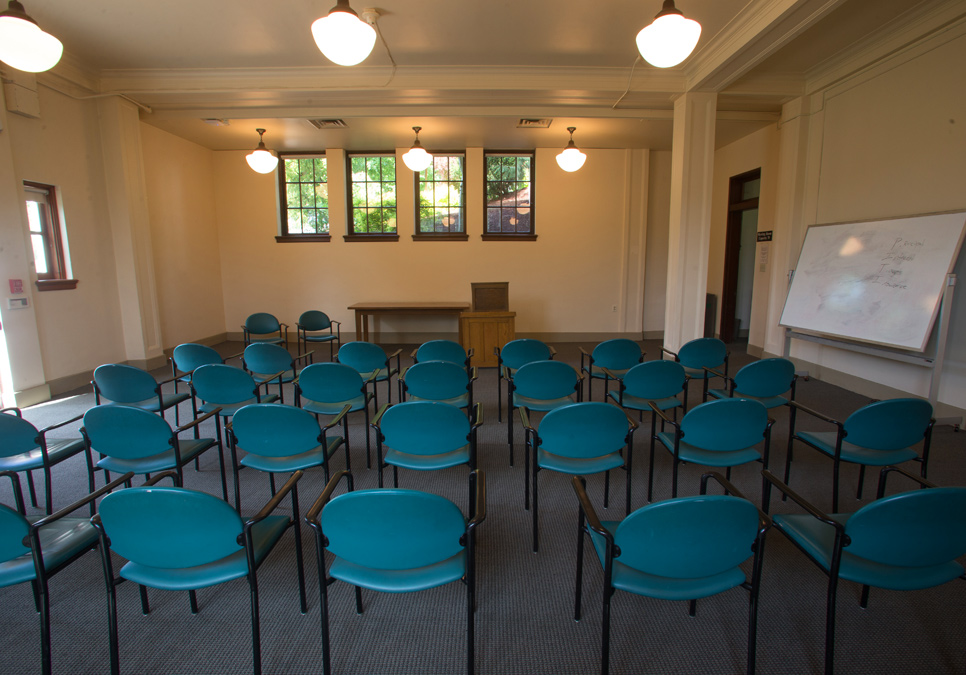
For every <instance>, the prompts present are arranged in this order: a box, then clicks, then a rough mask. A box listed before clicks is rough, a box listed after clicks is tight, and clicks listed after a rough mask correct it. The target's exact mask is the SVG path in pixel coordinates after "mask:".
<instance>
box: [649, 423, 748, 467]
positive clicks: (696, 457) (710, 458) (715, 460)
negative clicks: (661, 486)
mask: <svg viewBox="0 0 966 675" xmlns="http://www.w3.org/2000/svg"><path fill="white" fill-rule="evenodd" d="M657 439H658V440H659V441H660V442H661V445H663V446H664V447H665V448H667V449H668V450H669V451H670V452H671V453H672V454H673V453H674V433H673V432H670V431H662V432H660V433H658V434H657ZM678 457H679V458H680V459H681V461H682V462H690V463H692V464H700V465H701V466H739V465H741V464H747V463H748V462H756V461H758V460H759V459H761V453H759V452H758V451H757V450H755V448H754V447H750V448H742V449H740V450H727V451H722V450H705V449H704V448H698V447H695V446H693V445H690V444H688V443H686V442H685V441H683V440H682V441H681V444H680V446H679V449H678Z"/></svg>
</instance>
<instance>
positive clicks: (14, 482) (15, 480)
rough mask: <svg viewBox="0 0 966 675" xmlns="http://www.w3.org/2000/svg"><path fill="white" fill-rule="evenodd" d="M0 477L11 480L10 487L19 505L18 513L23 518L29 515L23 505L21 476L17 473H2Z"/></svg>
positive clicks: (0, 472)
mask: <svg viewBox="0 0 966 675" xmlns="http://www.w3.org/2000/svg"><path fill="white" fill-rule="evenodd" d="M0 476H6V477H7V478H9V479H10V487H11V488H12V490H13V499H14V501H15V502H16V504H17V513H19V514H20V515H21V516H26V515H27V508H26V506H25V505H24V503H23V492H21V491H20V476H18V475H17V472H16V471H0Z"/></svg>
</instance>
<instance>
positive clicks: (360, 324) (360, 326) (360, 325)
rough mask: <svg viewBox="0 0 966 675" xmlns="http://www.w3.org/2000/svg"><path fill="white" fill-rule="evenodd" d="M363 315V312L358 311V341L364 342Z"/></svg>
mask: <svg viewBox="0 0 966 675" xmlns="http://www.w3.org/2000/svg"><path fill="white" fill-rule="evenodd" d="M363 316H364V315H363V313H362V311H361V310H358V309H357V310H356V340H362V339H363V338H362V317H363Z"/></svg>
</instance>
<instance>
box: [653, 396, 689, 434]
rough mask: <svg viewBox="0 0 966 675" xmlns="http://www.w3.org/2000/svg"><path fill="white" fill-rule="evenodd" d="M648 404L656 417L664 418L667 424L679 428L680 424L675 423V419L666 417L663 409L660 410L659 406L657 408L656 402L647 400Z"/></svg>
mask: <svg viewBox="0 0 966 675" xmlns="http://www.w3.org/2000/svg"><path fill="white" fill-rule="evenodd" d="M648 405H649V406H650V407H651V410H653V411H654V412H655V413H657V416H658V417H660V418H661V419H662V420H664V421H665V422H667V423H668V424H670V425H671V426H672V427H674V428H675V429H680V428H681V427H680V425H679V424H678V423H677V421H675V420H672V419H671V418H670V417H668V416H667V413H665V412H664V411H663V410H661V409H660V408H658V407H657V404H656V403H655V402H654V401H649V402H648Z"/></svg>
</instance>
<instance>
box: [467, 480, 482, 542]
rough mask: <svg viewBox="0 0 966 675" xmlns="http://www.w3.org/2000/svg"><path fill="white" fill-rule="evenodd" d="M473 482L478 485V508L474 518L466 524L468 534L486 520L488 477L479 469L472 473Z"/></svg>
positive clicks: (471, 481)
mask: <svg viewBox="0 0 966 675" xmlns="http://www.w3.org/2000/svg"><path fill="white" fill-rule="evenodd" d="M473 482H475V483H476V505H475V506H476V508H475V509H474V511H473V518H472V519H471V520H470V522H468V523H467V524H466V532H467V533H469V532H471V531H472V530H473V529H474V528H475V527H476V526H477V525H479V524H480V523H482V522H483V521H484V520H486V477H485V476H484V474H483V472H482V471H480V470H479V469H474V470H473V471H471V472H470V483H473Z"/></svg>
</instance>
